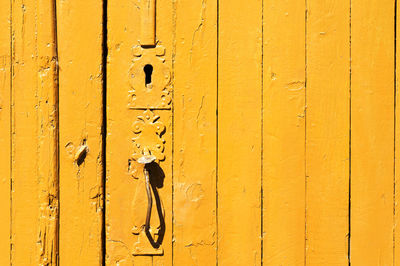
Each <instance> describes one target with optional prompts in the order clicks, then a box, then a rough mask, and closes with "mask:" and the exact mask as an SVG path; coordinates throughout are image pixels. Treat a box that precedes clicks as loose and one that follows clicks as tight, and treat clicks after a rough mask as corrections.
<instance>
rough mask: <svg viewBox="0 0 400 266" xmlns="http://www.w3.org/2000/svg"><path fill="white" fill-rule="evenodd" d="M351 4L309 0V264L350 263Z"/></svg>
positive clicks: (340, 1)
mask: <svg viewBox="0 0 400 266" xmlns="http://www.w3.org/2000/svg"><path fill="white" fill-rule="evenodd" d="M349 21H350V2H349V1H347V0H324V1H320V0H308V1H307V40H306V41H307V44H306V45H307V90H306V92H307V94H306V99H307V119H306V121H307V125H306V127H307V130H306V132H307V135H306V173H307V195H306V206H307V217H306V224H307V227H306V232H307V237H306V239H307V241H306V265H347V264H348V234H349V216H348V214H349V209H348V206H349V140H350V139H349V138H350V135H349V132H350V25H349Z"/></svg>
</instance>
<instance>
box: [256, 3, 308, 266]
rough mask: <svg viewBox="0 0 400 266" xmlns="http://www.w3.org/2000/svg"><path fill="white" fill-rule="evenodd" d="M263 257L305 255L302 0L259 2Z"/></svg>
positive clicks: (277, 261) (278, 261) (268, 260)
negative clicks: (262, 12)
mask: <svg viewBox="0 0 400 266" xmlns="http://www.w3.org/2000/svg"><path fill="white" fill-rule="evenodd" d="M263 6H264V17H263V32H264V34H263V122H262V125H263V146H262V147H263V156H262V157H263V159H262V163H263V165H262V169H263V179H262V181H263V262H264V263H265V264H266V265H301V264H303V263H304V256H305V249H304V245H305V210H306V209H305V196H304V195H305V178H304V177H305V163H304V157H305V142H304V141H305V112H306V110H305V108H306V106H305V67H304V66H305V58H306V57H305V56H306V54H305V19H304V14H305V8H306V7H305V1H270V0H268V1H266V0H264V2H263Z"/></svg>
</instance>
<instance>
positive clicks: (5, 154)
mask: <svg viewBox="0 0 400 266" xmlns="http://www.w3.org/2000/svg"><path fill="white" fill-rule="evenodd" d="M10 100H11V2H10V1H7V2H4V3H3V2H2V8H0V195H1V196H0V197H1V198H0V200H1V205H0V213H1V214H2V220H1V226H0V265H9V264H10V251H11V246H10V244H11V242H10V237H11V235H10V233H11V232H10V225H11V212H10V208H11V200H10V197H11V189H10V188H11V167H10V166H11V141H10V137H11V119H10V111H11V105H10Z"/></svg>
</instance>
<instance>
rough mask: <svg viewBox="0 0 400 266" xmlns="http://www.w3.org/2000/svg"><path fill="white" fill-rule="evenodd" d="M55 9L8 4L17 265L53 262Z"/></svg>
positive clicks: (55, 251) (55, 254)
mask: <svg viewBox="0 0 400 266" xmlns="http://www.w3.org/2000/svg"><path fill="white" fill-rule="evenodd" d="M54 17H55V9H54V3H53V2H52V1H18V0H15V1H13V2H12V35H13V47H12V50H13V70H12V73H13V79H12V143H13V147H12V229H11V231H12V236H11V241H12V248H11V250H12V251H11V263H12V264H15V265H45V264H57V259H58V247H57V242H58V235H57V230H58V228H57V225H58V222H57V217H58V193H57V189H58V183H57V181H58V157H57V70H56V48H55V47H56V43H55V32H54V30H55V24H54Z"/></svg>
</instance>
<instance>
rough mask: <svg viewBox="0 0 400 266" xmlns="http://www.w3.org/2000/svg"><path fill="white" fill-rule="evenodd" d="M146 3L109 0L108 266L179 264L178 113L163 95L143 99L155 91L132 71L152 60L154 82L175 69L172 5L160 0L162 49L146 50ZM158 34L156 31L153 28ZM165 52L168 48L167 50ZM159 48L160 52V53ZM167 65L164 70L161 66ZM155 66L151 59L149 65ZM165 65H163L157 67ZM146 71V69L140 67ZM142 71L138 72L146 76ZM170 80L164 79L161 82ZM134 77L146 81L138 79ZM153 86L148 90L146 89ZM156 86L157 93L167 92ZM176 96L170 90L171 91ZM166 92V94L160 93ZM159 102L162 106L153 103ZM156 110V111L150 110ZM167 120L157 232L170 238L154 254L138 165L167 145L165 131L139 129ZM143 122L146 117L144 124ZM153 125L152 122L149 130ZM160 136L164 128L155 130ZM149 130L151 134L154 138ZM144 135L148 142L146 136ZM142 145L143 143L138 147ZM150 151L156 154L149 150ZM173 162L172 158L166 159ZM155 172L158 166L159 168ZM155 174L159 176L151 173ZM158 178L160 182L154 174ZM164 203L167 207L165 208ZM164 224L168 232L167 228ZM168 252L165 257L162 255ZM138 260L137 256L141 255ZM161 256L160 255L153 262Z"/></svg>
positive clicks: (159, 40)
mask: <svg viewBox="0 0 400 266" xmlns="http://www.w3.org/2000/svg"><path fill="white" fill-rule="evenodd" d="M140 4H141V3H140V2H139V1H133V2H124V3H121V2H120V1H108V27H107V30H108V53H109V56H108V64H107V87H108V89H107V154H106V158H107V159H106V164H107V165H106V169H107V173H106V264H107V265H115V264H118V265H132V263H134V264H135V265H168V264H171V262H172V110H171V107H168V106H164V107H163V106H160V105H158V102H159V101H160V100H162V95H161V94H158V95H157V91H155V92H154V93H155V94H152V97H148V98H144V99H143V98H142V99H141V100H140V101H139V97H141V96H142V95H139V93H146V91H150V90H152V89H151V88H152V85H150V89H148V88H146V89H144V90H143V89H139V88H138V87H136V85H137V86H144V85H145V76H144V75H140V74H139V72H136V71H131V70H132V69H134V68H135V67H137V65H141V64H142V63H143V62H142V61H141V60H149V61H148V63H149V64H151V65H154V69H153V73H152V82H160V81H161V80H162V77H163V75H168V74H166V72H165V70H164V71H163V72H161V73H160V72H157V70H159V69H162V68H163V67H167V69H169V71H170V72H171V70H172V52H173V47H172V35H171V32H172V2H171V1H157V6H156V14H157V16H156V23H157V27H156V29H157V31H156V37H157V47H143V48H142V47H141V40H140V38H141V31H143V30H144V29H146V28H147V27H146V25H141V23H140V21H141V20H142V22H143V21H146V20H143V16H147V13H145V14H143V12H141V9H140V6H141V5H140ZM147 26H148V27H149V28H152V25H151V23H150V25H147ZM161 47H164V48H165V52H164V50H163V49H162V48H161ZM152 49H153V50H152ZM160 60H165V62H164V63H162V64H163V65H164V66H163V67H161V66H159V68H156V65H155V64H159V63H160V62H161V61H160ZM146 62H147V61H146ZM157 62H158V63H157ZM139 70H140V69H139ZM139 70H138V71H139ZM142 71H144V69H143V70H142ZM160 75H162V76H160ZM133 79H139V81H137V80H133ZM146 86H147V85H146ZM159 86H160V85H159V84H154V88H160V87H159ZM167 89H168V90H170V89H171V88H170V85H168V88H167ZM159 92H160V91H159ZM153 101H154V102H153ZM147 108H151V109H152V110H151V112H150V111H146V109H147ZM153 115H154V116H160V118H159V120H158V121H159V122H160V124H159V126H160V127H161V126H165V132H164V131H163V132H162V133H161V134H162V139H164V140H165V143H164V145H162V143H158V144H159V145H160V147H161V146H164V151H163V152H162V155H161V154H157V163H158V164H159V168H158V170H159V172H158V173H159V174H158V175H157V177H158V181H159V183H158V185H157V186H156V187H157V188H156V189H155V190H156V191H157V192H158V196H159V201H158V200H157V196H155V194H152V195H153V196H154V199H155V200H153V201H154V204H153V208H152V213H151V214H152V215H151V221H150V226H151V230H152V232H154V231H155V230H157V228H156V227H157V225H160V231H159V234H158V235H153V236H152V237H154V238H158V236H160V235H161V236H162V243H161V246H160V248H158V249H157V248H154V249H153V248H152V247H151V245H150V243H149V240H148V239H147V237H146V235H145V233H144V231H143V228H144V220H145V218H146V210H147V204H148V203H147V196H146V189H145V182H144V175H143V165H140V164H138V162H137V156H138V154H137V152H142V151H147V152H148V149H150V152H154V150H153V151H152V149H151V147H142V146H141V145H143V142H142V141H144V143H148V142H147V140H149V139H150V140H151V139H154V138H155V139H157V141H158V140H159V137H160V135H157V134H160V132H158V133H157V134H156V132H155V131H152V130H149V128H145V129H146V130H143V131H142V129H140V127H139V128H137V129H136V128H135V125H139V124H135V123H136V122H137V121H138V122H140V119H143V118H144V119H146V120H147V118H146V117H147V116H153ZM140 117H142V118H140ZM148 125H149V126H151V127H153V125H152V124H151V123H149V124H148ZM154 128H155V130H157V127H154ZM146 132H147V133H146ZM141 137H143V139H142V138H141ZM134 145H139V146H136V147H134ZM147 148H148V149H147ZM164 157H165V159H163V158H164ZM153 166H154V165H153ZM150 175H152V171H151V170H150ZM153 177H154V176H153ZM157 205H158V206H159V207H157ZM160 217H162V218H163V219H164V221H163V222H164V223H165V229H163V227H164V226H162V223H163V222H160ZM160 253H161V254H162V255H161V256H160ZM133 255H134V256H133ZM150 255H157V256H150Z"/></svg>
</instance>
